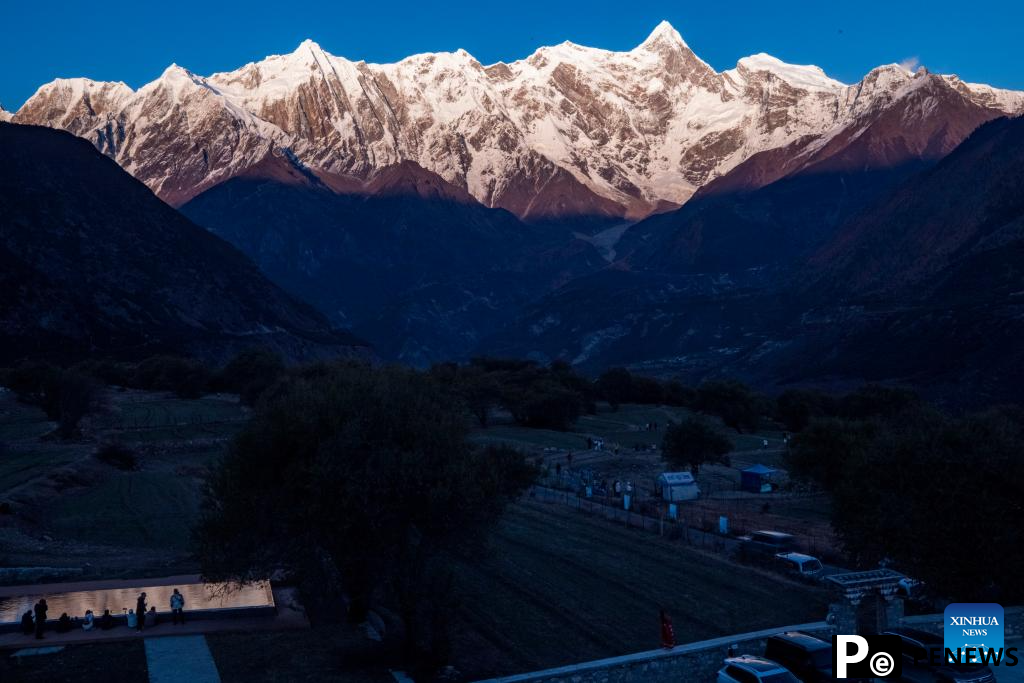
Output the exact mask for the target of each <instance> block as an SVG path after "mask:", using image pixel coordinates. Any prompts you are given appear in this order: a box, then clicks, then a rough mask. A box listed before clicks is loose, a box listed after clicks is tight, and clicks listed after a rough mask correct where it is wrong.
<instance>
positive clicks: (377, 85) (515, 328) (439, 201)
mask: <svg viewBox="0 0 1024 683" xmlns="http://www.w3.org/2000/svg"><path fill="white" fill-rule="evenodd" d="M1022 113H1024V92H1016V91H1008V90H1000V89H997V88H993V87H990V86H987V85H981V84H972V83H966V82H964V81H962V80H960V79H959V78H958V77H956V76H953V75H939V74H933V73H930V72H928V71H927V70H926V69H924V68H921V69H917V70H916V71H911V70H908V69H905V68H903V67H902V66H898V65H885V66H880V67H878V68H876V69H874V70H872V71H870V72H869V73H868V74H867V75H865V76H864V77H863V79H861V80H860V81H859V82H857V83H853V84H844V83H840V82H838V81H836V80H834V79H832V78H830V77H829V76H827V75H826V74H825V73H824V72H823V71H822V70H821V69H819V68H818V67H814V66H798V65H790V64H786V63H784V62H782V61H780V60H778V59H776V58H774V57H771V56H769V55H766V54H756V55H753V56H750V57H745V58H743V59H740V60H739V62H738V63H737V64H736V66H735V67H734V68H732V69H728V70H725V71H721V72H719V71H716V70H714V69H713V68H711V67H710V66H709V65H708V64H706V63H705V62H703V61H702V60H701V59H700V58H699V57H698V56H697V55H696V54H694V52H693V51H692V50H690V48H689V47H688V46H687V44H686V43H685V42H684V40H683V39H682V37H681V36H680V35H679V33H678V32H677V31H676V30H675V29H674V28H672V27H671V26H670V25H668V24H667V23H664V22H663V23H662V24H660V25H659V26H657V27H656V28H655V30H654V31H653V33H651V35H650V36H649V37H648V38H647V39H646V40H645V41H644V42H643V43H641V44H640V45H638V46H637V47H635V48H634V49H632V50H630V51H628V52H611V51H606V50H601V49H597V48H591V47H583V46H580V45H575V44H572V43H568V42H566V43H562V44H560V45H556V46H553V47H542V48H540V49H538V50H536V51H535V52H534V53H533V54H532V55H530V56H529V57H527V58H526V59H522V60H519V61H515V62H510V63H503V62H499V63H496V64H491V65H484V64H481V63H480V62H478V61H477V60H476V59H474V58H473V57H472V55H470V54H468V53H466V52H465V51H461V50H460V51H457V52H454V53H433V54H420V55H414V56H411V57H408V58H406V59H404V60H402V61H400V62H397V63H394V64H369V63H366V62H362V61H350V60H348V59H344V58H342V57H338V56H334V55H331V54H329V53H327V52H326V51H325V50H323V49H322V48H321V47H320V46H319V45H317V44H316V43H314V42H312V41H308V40H307V41H305V42H303V43H302V44H301V45H299V46H298V48H297V49H296V50H295V51H294V52H292V53H291V54H287V55H278V56H271V57H268V58H266V59H264V60H262V61H260V62H256V63H250V64H247V65H245V66H243V67H241V68H239V69H237V70H235V71H231V72H227V73H217V74H212V75H209V76H201V75H198V74H195V73H192V72H190V71H188V70H187V69H185V68H182V67H179V66H175V65H172V66H170V67H169V68H167V69H166V70H165V71H164V73H163V74H162V75H160V77H159V78H157V79H156V80H155V81H153V82H151V83H148V84H146V85H144V86H142V87H141V88H139V89H137V90H133V89H132V88H130V87H128V86H127V85H125V84H124V83H111V82H96V81H91V80H87V79H81V78H77V79H58V80H56V81H53V82H51V83H48V84H46V85H43V86H42V87H40V88H39V89H38V91H37V92H36V93H35V94H34V95H33V96H32V97H31V98H30V99H29V100H28V101H27V102H26V103H25V104H24V105H23V106H22V107H21V108H20V109H18V111H17V112H15V113H13V115H12V114H10V113H7V112H0V116H2V118H3V119H4V120H8V119H9V120H10V121H11V122H12V123H14V124H32V125H35V126H46V127H50V128H58V129H63V130H65V131H68V132H70V133H73V134H74V135H77V136H79V137H82V138H85V139H87V140H88V141H90V142H91V143H92V144H93V145H94V146H95V148H96V150H97V151H98V152H99V153H101V154H103V155H106V156H107V157H109V158H110V159H112V160H113V161H115V162H116V163H117V164H118V165H120V166H121V168H123V169H124V170H125V171H127V172H128V173H129V174H131V175H132V176H134V178H135V179H137V180H138V181H141V182H142V183H143V184H145V185H146V186H147V187H148V188H149V190H151V191H152V192H153V193H154V194H155V195H156V196H157V197H159V198H160V199H162V200H163V201H164V202H166V204H169V205H170V206H171V207H174V208H175V209H177V210H178V211H179V212H180V213H181V214H184V217H187V219H188V220H191V221H192V222H194V223H196V224H198V225H200V226H202V227H204V228H206V229H207V230H208V231H209V232H212V233H213V234H214V235H215V236H217V237H219V238H221V239H223V240H226V241H227V242H229V243H231V244H232V245H234V246H235V247H237V249H239V250H240V251H241V252H242V253H243V254H245V255H247V256H248V257H249V258H250V259H252V260H253V261H254V262H255V263H256V265H257V266H258V267H259V269H260V270H261V271H262V272H263V274H264V275H265V276H266V277H268V278H269V279H270V280H271V281H272V282H273V283H275V284H276V285H277V286H279V287H280V288H281V289H283V290H284V291H285V292H287V293H288V294H290V295H291V296H293V297H295V298H297V299H301V300H304V301H305V302H307V303H309V304H311V305H312V306H313V307H314V308H316V309H318V310H319V312H320V314H322V315H323V316H325V317H326V319H327V320H328V321H329V324H330V325H331V326H334V327H344V328H347V329H349V330H351V331H352V332H354V333H355V334H356V336H358V337H361V338H363V339H366V340H368V341H369V342H370V343H371V344H372V345H373V346H374V348H375V351H376V353H377V354H378V355H379V356H380V357H382V358H385V359H393V360H398V361H402V362H406V363H411V364H415V365H426V364H429V363H432V362H435V361H439V360H453V359H460V358H466V357H468V356H471V355H474V354H495V355H517V356H528V357H532V358H536V359H538V360H552V359H555V358H564V359H566V360H569V361H571V362H573V363H575V364H577V365H580V366H583V367H584V368H587V369H591V370H597V369H600V368H604V367H608V366H610V365H617V364H625V365H632V366H637V367H643V368H646V369H647V370H649V371H652V372H657V373H662V374H668V375H677V374H680V375H684V376H686V377H687V378H691V379H694V378H700V377H704V376H709V375H716V374H717V375H726V374H727V375H731V376H738V377H741V378H744V379H748V380H750V381H754V382H756V383H758V384H760V385H768V386H777V385H780V384H784V383H789V382H800V383H844V382H854V381H861V380H864V379H874V380H893V381H903V382H909V383H912V384H914V385H917V386H919V387H922V388H924V389H925V390H927V391H930V392H932V393H934V394H936V395H941V397H943V398H945V399H947V400H950V401H954V402H965V401H968V400H969V399H967V398H966V397H967V396H968V395H969V394H970V395H976V396H977V397H978V398H977V400H979V401H981V400H984V401H991V400H995V399H998V398H1000V397H1001V396H1003V395H1006V394H1007V393H1008V392H1011V391H1012V386H1013V385H1014V383H1019V381H1020V379H1021V378H1020V377H1019V376H1018V375H1019V373H1020V371H1019V370H1017V369H1016V368H1019V367H1020V363H1019V361H1020V360H1022V359H1020V358H1018V356H1019V353H1017V354H1016V355H1015V354H1013V353H1003V352H999V353H997V351H999V350H1000V349H1002V350H1005V349H1007V348H1016V347H1017V346H1019V345H1014V344H1013V343H1012V339H1013V336H1014V335H1015V334H1018V333H1019V332H1022V331H1024V323H1022V317H1021V316H1022V315H1024V311H1022V310H1021V309H1020V306H1021V302H1020V301H1019V300H1018V299H1019V298H1020V295H1021V293H1022V292H1024V256H1022V254H1024V247H1022V246H1021V244H1022V242H1021V240H1022V239H1024V228H1022V226H1024V200H1022V197H1024V186H1022V185H1021V180H1020V178H1021V176H1022V174H1021V169H1022V163H1024V155H1022V153H1021V150H1022V148H1024V120H1022V119H1021V118H1019V117H1020V115H1021V114H1022ZM0 125H4V124H0ZM7 137H10V136H7ZM83 163H84V162H83ZM25 182H26V183H29V182H32V180H31V179H30V178H26V179H25ZM140 201H141V200H140ZM167 210H168V211H170V209H167ZM178 218H180V220H181V221H184V222H185V223H188V220H186V218H182V217H180V216H179V217H178ZM95 239H104V237H103V236H102V235H101V236H96V237H95ZM217 248H218V249H220V247H219V246H218V247H217ZM225 258H227V257H225ZM232 258H233V257H232ZM228 260H231V259H228ZM211 266H212V267H216V263H212V264H211ZM232 267H233V268H239V267H241V266H239V265H238V264H235V265H233V266H232ZM253 286H255V285H253ZM261 286H262V285H261ZM267 291H270V290H267ZM274 296H275V297H277V296H278V294H274ZM281 296H283V294H282V295H281ZM280 301H281V302H283V301H284V300H283V299H281V300H280ZM288 305H289V306H290V305H291V304H288ZM281 306H285V304H284V303H280V304H279V306H278V310H279V311H283V310H284V309H282V308H280V307H281ZM296 310H297V309H296ZM288 311H289V313H288V314H289V315H290V316H293V317H294V315H297V313H293V312H292V309H290V308H289V309H288ZM982 311H984V312H985V313H984V315H982ZM992 312H997V313H998V315H995V316H993V315H992ZM978 320H985V321H987V322H986V323H985V325H984V326H979V325H977V324H975V323H976V322H977V321H978ZM972 321H973V322H972ZM304 324H305V323H304ZM308 325H312V326H313V327H316V328H317V329H318V330H321V332H318V334H321V333H322V329H321V328H325V325H323V324H321V322H319V321H316V322H314V321H313V319H312V318H309V322H308V324H307V326H308ZM982 327H984V328H985V329H982ZM332 334H336V333H332ZM893 338H896V339H899V340H900V341H899V342H898V343H893V342H892V339H893ZM1018 338H1019V336H1018ZM884 339H888V340H889V343H883V340H884ZM954 369H955V372H954ZM953 377H958V378H960V379H958V380H957V381H953V380H952V378H953ZM964 378H967V379H964Z"/></svg>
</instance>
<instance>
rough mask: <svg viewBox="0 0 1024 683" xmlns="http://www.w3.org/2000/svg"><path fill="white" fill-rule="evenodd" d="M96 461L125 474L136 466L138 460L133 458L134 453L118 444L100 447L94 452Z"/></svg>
mask: <svg viewBox="0 0 1024 683" xmlns="http://www.w3.org/2000/svg"><path fill="white" fill-rule="evenodd" d="M96 459H97V460H99V461H100V462H102V463H105V464H107V465H110V466H111V467H116V468H117V469H119V470H122V471H125V472H127V471H129V470H134V469H135V468H136V467H137V466H138V458H136V457H135V453H134V451H132V450H131V449H130V448H128V447H127V446H125V445H123V444H119V443H111V444H107V445H105V446H101V447H100V449H99V450H98V451H96Z"/></svg>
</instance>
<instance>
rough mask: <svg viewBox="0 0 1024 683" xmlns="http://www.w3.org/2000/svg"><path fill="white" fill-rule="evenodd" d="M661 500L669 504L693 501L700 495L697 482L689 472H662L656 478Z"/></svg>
mask: <svg viewBox="0 0 1024 683" xmlns="http://www.w3.org/2000/svg"><path fill="white" fill-rule="evenodd" d="M658 490H659V491H660V493H661V499H662V500H664V501H668V502H669V503H675V502H677V501H680V500H694V499H695V498H697V496H699V495H700V489H699V488H698V487H697V481H696V480H695V479H694V478H693V475H692V474H690V473H689V472H662V473H661V475H660V476H659V477H658Z"/></svg>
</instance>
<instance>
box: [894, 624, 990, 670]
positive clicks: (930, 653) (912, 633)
mask: <svg viewBox="0 0 1024 683" xmlns="http://www.w3.org/2000/svg"><path fill="white" fill-rule="evenodd" d="M882 635H887V636H899V638H900V641H902V650H903V678H904V679H905V680H909V681H914V682H915V683H918V682H921V683H932V682H934V681H939V682H940V683H996V677H995V674H993V673H992V669H990V668H989V667H987V666H985V665H984V664H954V663H950V662H946V651H945V646H944V644H943V641H942V638H940V637H939V636H936V635H934V634H932V633H928V632H927V631H919V630H917V629H913V628H892V629H889V630H888V631H884V632H883V634H882ZM932 661H934V662H940V663H938V664H934V665H933V664H931V663H930V662H932Z"/></svg>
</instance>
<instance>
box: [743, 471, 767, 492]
mask: <svg viewBox="0 0 1024 683" xmlns="http://www.w3.org/2000/svg"><path fill="white" fill-rule="evenodd" d="M774 473H775V470H774V469H772V468H771V467H768V466H767V465H751V466H750V467H748V468H747V469H745V470H741V471H740V488H741V489H743V490H744V491H750V492H752V493H765V492H767V491H771V479H772V474H774Z"/></svg>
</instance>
